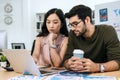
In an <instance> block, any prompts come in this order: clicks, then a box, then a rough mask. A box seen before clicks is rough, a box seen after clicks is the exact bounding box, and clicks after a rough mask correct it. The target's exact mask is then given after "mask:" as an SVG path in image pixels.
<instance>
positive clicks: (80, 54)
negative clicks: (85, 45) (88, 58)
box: [73, 49, 84, 58]
mask: <svg viewBox="0 0 120 80" xmlns="http://www.w3.org/2000/svg"><path fill="white" fill-rule="evenodd" d="M73 56H74V57H79V58H83V56H84V51H83V50H80V49H74V51H73Z"/></svg>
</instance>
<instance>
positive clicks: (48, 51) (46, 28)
mask: <svg viewBox="0 0 120 80" xmlns="http://www.w3.org/2000/svg"><path fill="white" fill-rule="evenodd" d="M67 42H68V30H67V26H66V21H65V18H64V14H63V12H62V10H61V9H57V8H53V9H51V10H49V11H48V12H47V13H46V14H45V18H44V22H43V25H42V32H41V33H39V35H38V36H37V38H36V42H35V48H34V51H33V58H34V60H35V62H36V63H37V65H39V66H51V67H60V66H61V64H62V61H63V58H64V55H65V52H66V48H67Z"/></svg>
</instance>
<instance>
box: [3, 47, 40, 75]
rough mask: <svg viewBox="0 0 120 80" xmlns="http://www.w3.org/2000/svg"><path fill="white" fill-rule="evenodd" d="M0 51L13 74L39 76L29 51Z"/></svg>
mask: <svg viewBox="0 0 120 80" xmlns="http://www.w3.org/2000/svg"><path fill="white" fill-rule="evenodd" d="M2 51H3V52H2V54H3V55H5V56H6V57H7V59H8V61H9V63H10V66H11V67H12V68H13V70H14V71H15V72H18V73H23V74H32V75H37V76H39V75H41V72H40V70H39V68H38V67H37V65H36V64H35V62H34V60H33V57H32V56H31V53H30V51H28V50H25V49H3V50H2Z"/></svg>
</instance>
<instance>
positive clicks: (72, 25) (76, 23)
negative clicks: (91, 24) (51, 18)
mask: <svg viewBox="0 0 120 80" xmlns="http://www.w3.org/2000/svg"><path fill="white" fill-rule="evenodd" d="M79 23H81V21H79V22H73V23H70V24H68V26H69V28H71V27H74V28H76V27H77V25H78V24H79Z"/></svg>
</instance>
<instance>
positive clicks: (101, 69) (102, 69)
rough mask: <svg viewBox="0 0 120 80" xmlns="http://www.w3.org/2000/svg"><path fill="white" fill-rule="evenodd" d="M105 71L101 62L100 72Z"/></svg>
mask: <svg viewBox="0 0 120 80" xmlns="http://www.w3.org/2000/svg"><path fill="white" fill-rule="evenodd" d="M104 71H105V67H104V65H103V64H100V72H104Z"/></svg>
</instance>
